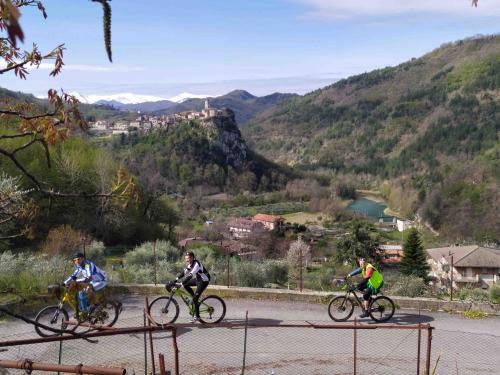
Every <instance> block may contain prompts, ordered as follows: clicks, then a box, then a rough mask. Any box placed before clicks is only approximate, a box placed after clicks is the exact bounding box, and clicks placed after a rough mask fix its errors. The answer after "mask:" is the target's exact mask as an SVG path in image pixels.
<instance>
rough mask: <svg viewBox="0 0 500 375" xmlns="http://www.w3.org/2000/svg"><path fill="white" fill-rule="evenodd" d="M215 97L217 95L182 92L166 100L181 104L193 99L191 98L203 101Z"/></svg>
mask: <svg viewBox="0 0 500 375" xmlns="http://www.w3.org/2000/svg"><path fill="white" fill-rule="evenodd" d="M217 96H219V95H209V94H207V95H204V94H191V93H190V92H183V93H181V94H179V95H176V96H173V97H171V98H168V100H170V101H171V102H176V103H182V102H183V101H185V100H186V99H193V98H198V99H205V98H215V97H217Z"/></svg>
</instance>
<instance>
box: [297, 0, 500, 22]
mask: <svg viewBox="0 0 500 375" xmlns="http://www.w3.org/2000/svg"><path fill="white" fill-rule="evenodd" d="M292 1H295V2H299V3H303V4H306V5H308V6H309V7H310V8H311V9H310V11H309V13H308V15H309V16H312V17H314V18H321V19H349V18H354V17H376V16H392V15H402V14H408V15H412V14H436V15H455V16H470V17H473V16H477V15H481V16H494V15H500V0H479V4H478V7H477V8H473V7H472V6H471V1H470V0H292Z"/></svg>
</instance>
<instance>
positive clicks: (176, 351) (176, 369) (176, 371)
mask: <svg viewBox="0 0 500 375" xmlns="http://www.w3.org/2000/svg"><path fill="white" fill-rule="evenodd" d="M172 344H173V346H174V374H175V375H179V348H178V347H177V328H175V327H173V328H172Z"/></svg>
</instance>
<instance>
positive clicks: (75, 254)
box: [72, 251, 85, 259]
mask: <svg viewBox="0 0 500 375" xmlns="http://www.w3.org/2000/svg"><path fill="white" fill-rule="evenodd" d="M76 258H85V255H83V253H82V252H81V251H77V252H76V253H74V254H73V258H72V259H76Z"/></svg>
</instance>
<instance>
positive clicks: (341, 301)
mask: <svg viewBox="0 0 500 375" xmlns="http://www.w3.org/2000/svg"><path fill="white" fill-rule="evenodd" d="M353 311H354V304H353V303H352V301H351V300H350V299H349V298H347V297H346V296H338V297H335V298H334V299H332V300H331V301H330V303H329V304H328V315H330V318H332V319H333V320H335V321H336V322H345V321H346V320H347V319H349V318H350V317H351V315H352V312H353Z"/></svg>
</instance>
